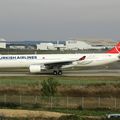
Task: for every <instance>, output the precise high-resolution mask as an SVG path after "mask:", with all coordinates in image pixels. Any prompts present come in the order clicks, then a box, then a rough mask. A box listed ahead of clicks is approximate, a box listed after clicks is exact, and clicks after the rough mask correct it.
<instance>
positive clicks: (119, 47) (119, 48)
mask: <svg viewBox="0 0 120 120" xmlns="http://www.w3.org/2000/svg"><path fill="white" fill-rule="evenodd" d="M106 53H113V54H114V53H120V42H119V43H118V44H117V45H116V46H115V47H114V48H112V49H111V50H108V51H107V52H106Z"/></svg>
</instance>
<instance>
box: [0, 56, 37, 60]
mask: <svg viewBox="0 0 120 120" xmlns="http://www.w3.org/2000/svg"><path fill="white" fill-rule="evenodd" d="M19 59H27V60H34V59H37V56H21V55H20V56H19V55H17V56H14V55H13V56H0V60H19Z"/></svg>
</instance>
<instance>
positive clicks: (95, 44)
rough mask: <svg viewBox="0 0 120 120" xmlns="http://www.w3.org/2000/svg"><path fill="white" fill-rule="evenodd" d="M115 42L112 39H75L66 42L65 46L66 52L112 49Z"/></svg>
mask: <svg viewBox="0 0 120 120" xmlns="http://www.w3.org/2000/svg"><path fill="white" fill-rule="evenodd" d="M115 45H116V42H115V41H113V40H112V39H97V38H82V39H81V38H77V39H72V40H67V41H66V42H65V46H66V49H67V50H79V49H105V48H112V47H113V46H115Z"/></svg>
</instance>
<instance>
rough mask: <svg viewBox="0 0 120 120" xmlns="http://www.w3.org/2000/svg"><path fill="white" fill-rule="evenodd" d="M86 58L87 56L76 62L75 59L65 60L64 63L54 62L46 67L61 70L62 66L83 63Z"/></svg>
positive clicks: (46, 64)
mask: <svg viewBox="0 0 120 120" xmlns="http://www.w3.org/2000/svg"><path fill="white" fill-rule="evenodd" d="M85 58H86V56H83V57H81V58H79V59H76V60H75V59H74V60H64V61H59V62H53V63H45V64H44V65H45V67H46V68H47V69H53V68H61V67H62V66H64V65H70V64H72V63H73V62H75V61H83V60H85Z"/></svg>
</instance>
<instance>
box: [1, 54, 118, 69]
mask: <svg viewBox="0 0 120 120" xmlns="http://www.w3.org/2000/svg"><path fill="white" fill-rule="evenodd" d="M83 56H86V58H85V59H84V60H79V59H80V58H82V57H83ZM118 56H119V54H106V53H100V54H41V55H37V54H33V55H0V67H1V68H5V67H30V65H44V64H47V63H49V64H50V63H56V62H64V61H69V60H73V62H72V64H70V65H64V66H62V68H66V67H72V66H98V65H104V64H108V63H112V62H115V61H118V60H119V57H118Z"/></svg>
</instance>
